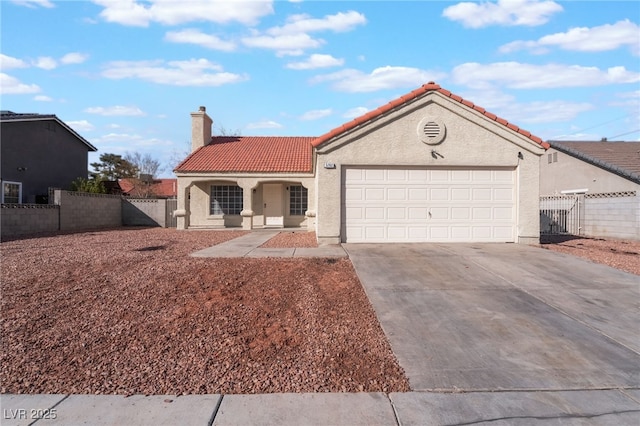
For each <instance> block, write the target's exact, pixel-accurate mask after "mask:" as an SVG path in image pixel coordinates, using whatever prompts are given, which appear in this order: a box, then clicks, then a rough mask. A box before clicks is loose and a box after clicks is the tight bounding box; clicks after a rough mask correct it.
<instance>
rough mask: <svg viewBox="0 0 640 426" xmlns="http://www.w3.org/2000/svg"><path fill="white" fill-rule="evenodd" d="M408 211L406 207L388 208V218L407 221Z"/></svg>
mask: <svg viewBox="0 0 640 426" xmlns="http://www.w3.org/2000/svg"><path fill="white" fill-rule="evenodd" d="M407 210H408V209H406V208H404V207H389V208H387V218H388V219H389V220H405V219H407Z"/></svg>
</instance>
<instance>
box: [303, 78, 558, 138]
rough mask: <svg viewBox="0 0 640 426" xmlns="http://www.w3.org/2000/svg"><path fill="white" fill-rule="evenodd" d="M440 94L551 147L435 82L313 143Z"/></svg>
mask: <svg viewBox="0 0 640 426" xmlns="http://www.w3.org/2000/svg"><path fill="white" fill-rule="evenodd" d="M433 91H435V92H438V93H440V94H441V95H444V96H446V97H448V98H450V99H453V100H454V101H457V102H459V103H461V104H463V105H464V106H466V107H468V108H470V109H473V110H475V111H477V112H479V113H481V114H483V115H484V116H485V117H487V118H489V119H490V120H493V121H496V122H498V123H500V124H502V125H503V126H505V127H507V128H509V129H511V130H512V131H514V132H516V133H519V134H521V135H523V136H525V137H527V138H529V139H531V140H532V141H534V142H535V143H537V144H539V145H541V146H542V147H543V148H545V149H548V148H549V147H550V145H549V144H548V143H547V142H544V141H543V140H542V139H540V138H539V137H538V136H535V135H533V134H532V133H531V132H529V131H527V130H525V129H522V128H520V127H518V126H516V125H515V124H513V123H510V122H509V121H507V120H505V119H504V118H501V117H498V116H497V115H495V114H492V113H490V112H489V111H487V110H486V109H484V108H482V107H481V106H478V105H475V104H474V103H473V102H471V101H468V100H466V99H464V98H463V97H461V96H458V95H456V94H454V93H451V92H450V91H448V90H446V89H443V88H442V87H440V85H439V84H436V83H435V82H433V81H430V82H428V83H427V84H423V85H422V86H420V87H418V88H417V89H414V90H412V91H411V92H409V93H407V94H405V95H403V96H400V97H399V98H396V99H394V100H392V101H390V102H389V103H387V104H385V105H382V106H380V107H378V108H376V109H374V110H372V111H369V112H367V113H366V114H364V115H361V116H360V117H356V118H354V119H353V120H351V121H348V122H346V123H344V124H343V125H341V126H338V127H336V128H334V129H332V130H330V131H329V132H327V133H325V134H324V135H321V136H319V137H318V138H316V140H315V141H313V146H314V147H318V146H320V145H322V144H323V143H325V142H327V141H328V140H330V139H332V138H334V137H336V136H338V135H340V134H342V133H344V132H346V131H349V130H351V129H354V128H355V127H357V126H359V125H361V124H364V123H366V122H367V121H370V120H372V119H374V118H376V117H379V116H381V115H382V114H384V113H386V112H389V111H391V110H393V109H395V108H398V107H400V106H401V105H404V104H406V103H407V102H409V101H412V100H414V99H416V98H418V97H420V96H422V95H424V94H425V93H427V92H433Z"/></svg>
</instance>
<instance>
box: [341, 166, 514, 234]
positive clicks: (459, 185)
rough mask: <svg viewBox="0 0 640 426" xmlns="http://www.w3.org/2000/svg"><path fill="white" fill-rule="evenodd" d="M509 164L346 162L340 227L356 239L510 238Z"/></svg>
mask: <svg viewBox="0 0 640 426" xmlns="http://www.w3.org/2000/svg"><path fill="white" fill-rule="evenodd" d="M514 180H515V171H514V170H513V169H509V170H504V169H480V168H478V169H451V170H443V169H400V168H397V169H396V168H371V169H364V168H347V169H346V170H345V174H344V188H343V190H344V192H343V215H342V217H343V231H344V232H345V240H346V242H350V243H357V242H481V241H486V242H514V241H515V223H516V207H515V206H516V203H515V200H516V194H515V185H514Z"/></svg>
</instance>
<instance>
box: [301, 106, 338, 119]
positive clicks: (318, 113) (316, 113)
mask: <svg viewBox="0 0 640 426" xmlns="http://www.w3.org/2000/svg"><path fill="white" fill-rule="evenodd" d="M331 114H333V111H332V110H331V108H328V109H314V110H312V111H307V112H305V113H304V114H302V115H301V116H300V120H303V121H311V120H318V119H320V118H324V117H328V116H330V115H331Z"/></svg>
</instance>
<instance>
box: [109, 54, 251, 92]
mask: <svg viewBox="0 0 640 426" xmlns="http://www.w3.org/2000/svg"><path fill="white" fill-rule="evenodd" d="M102 76H103V77H106V78H110V79H114V80H119V79H123V78H138V79H141V80H145V81H150V82H153V83H157V84H168V85H173V86H221V85H223V84H229V83H237V82H239V81H244V80H247V79H248V78H249V77H248V76H246V75H239V74H233V73H229V72H224V71H223V70H222V67H221V66H220V65H218V64H215V63H213V62H210V61H209V60H207V59H190V60H188V61H170V62H166V63H165V62H164V61H163V60H156V61H114V62H110V63H109V64H107V66H106V69H105V70H104V71H103V72H102Z"/></svg>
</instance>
